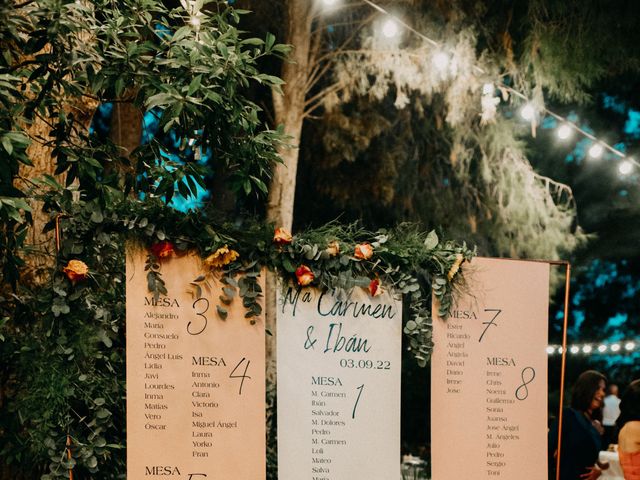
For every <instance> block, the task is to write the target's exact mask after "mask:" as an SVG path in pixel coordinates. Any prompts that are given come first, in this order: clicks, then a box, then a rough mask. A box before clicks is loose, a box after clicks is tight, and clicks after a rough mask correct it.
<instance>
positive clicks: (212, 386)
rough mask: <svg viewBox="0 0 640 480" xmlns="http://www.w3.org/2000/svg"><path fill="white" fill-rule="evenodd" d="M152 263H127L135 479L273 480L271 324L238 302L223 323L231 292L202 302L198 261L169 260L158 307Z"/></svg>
mask: <svg viewBox="0 0 640 480" xmlns="http://www.w3.org/2000/svg"><path fill="white" fill-rule="evenodd" d="M145 257H146V253H144V252H135V253H130V254H128V255H127V478H129V479H131V480H142V479H155V478H158V479H159V478H167V477H170V478H176V479H181V480H182V479H184V480H204V479H208V480H210V479H231V478H233V479H239V480H241V479H246V480H249V479H250V480H259V479H264V478H265V476H266V470H265V461H266V459H265V379H264V371H265V360H264V343H265V342H264V340H265V339H264V321H263V319H262V318H256V323H255V324H254V325H251V324H250V322H249V320H247V319H246V318H245V317H244V314H245V310H244V308H243V306H242V302H241V301H240V300H239V299H238V298H236V299H235V300H234V302H233V303H232V305H231V306H229V307H228V309H229V315H228V317H227V319H226V320H222V319H220V318H219V317H218V315H217V314H216V306H217V305H218V304H219V302H220V301H219V299H218V297H219V296H220V295H221V287H222V285H221V283H220V282H215V283H212V282H209V283H210V285H211V288H207V287H203V288H202V297H201V298H197V297H196V296H195V294H194V292H193V286H192V285H190V282H193V280H194V279H196V278H197V277H198V276H199V275H202V274H203V271H202V270H201V262H200V260H199V259H198V258H196V257H195V256H191V255H189V256H184V257H180V258H170V259H163V260H162V262H161V273H162V278H163V279H164V281H165V282H166V286H167V290H168V294H167V296H160V298H158V299H157V300H154V298H153V295H152V294H151V293H149V292H148V290H147V279H146V275H147V272H145V270H144V267H145Z"/></svg>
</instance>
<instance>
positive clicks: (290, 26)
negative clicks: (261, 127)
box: [265, 0, 313, 381]
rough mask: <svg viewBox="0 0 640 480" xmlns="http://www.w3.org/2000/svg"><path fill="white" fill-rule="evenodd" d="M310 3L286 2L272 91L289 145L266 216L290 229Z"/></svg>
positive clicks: (270, 305) (269, 287)
mask: <svg viewBox="0 0 640 480" xmlns="http://www.w3.org/2000/svg"><path fill="white" fill-rule="evenodd" d="M312 4H313V2H311V1H309V0H288V1H287V19H286V21H287V30H286V32H287V33H286V35H287V36H286V38H285V43H288V44H290V45H293V51H292V52H291V55H290V58H289V60H288V61H285V63H284V65H283V67H282V79H283V80H284V82H285V83H284V86H283V88H282V91H283V95H282V96H280V97H276V95H278V94H277V93H274V101H273V104H274V111H275V122H276V125H283V126H284V132H285V133H286V134H287V135H290V136H291V139H290V141H289V143H291V144H292V145H293V146H292V147H281V148H280V150H279V152H278V153H279V154H280V157H281V158H282V162H283V163H281V164H278V165H276V167H275V170H274V172H273V179H272V180H271V187H270V189H269V201H268V204H267V219H268V220H269V221H270V222H273V223H275V225H276V227H284V228H285V229H287V230H289V231H291V228H292V226H293V205H294V197H295V191H296V173H297V170H298V153H299V149H298V145H299V143H300V135H301V133H302V122H303V121H304V109H305V98H306V86H307V79H308V75H309V53H310V47H311V20H312ZM276 288H278V286H277V281H276V276H275V275H274V274H273V273H271V272H268V273H267V279H266V309H265V314H266V326H267V329H269V331H270V332H271V333H272V335H271V336H268V337H267V346H266V350H267V378H268V380H269V381H275V356H276Z"/></svg>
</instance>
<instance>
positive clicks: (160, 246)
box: [151, 240, 175, 258]
mask: <svg viewBox="0 0 640 480" xmlns="http://www.w3.org/2000/svg"><path fill="white" fill-rule="evenodd" d="M151 252H152V253H153V254H154V255H155V256H156V257H158V258H167V257H170V256H171V255H173V254H174V253H175V249H174V247H173V243H171V242H169V241H168V240H163V241H162V242H158V243H156V244H154V245H151Z"/></svg>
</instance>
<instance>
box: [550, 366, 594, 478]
mask: <svg viewBox="0 0 640 480" xmlns="http://www.w3.org/2000/svg"><path fill="white" fill-rule="evenodd" d="M605 385H606V378H605V376H604V375H602V374H601V373H600V372H596V371H595V370H588V371H586V372H583V373H582V374H581V375H580V376H579V377H578V379H577V380H576V383H575V385H574V386H573V393H572V395H571V407H569V408H565V409H564V410H563V414H562V448H561V450H560V480H595V479H597V478H598V477H599V476H600V474H601V469H600V467H599V466H598V465H597V461H598V454H599V452H600V450H602V433H603V431H604V430H603V428H602V425H601V424H600V422H599V420H598V419H599V418H601V416H600V415H601V410H602V402H603V400H604V395H605V391H604V389H605ZM557 455H558V422H557V420H556V421H555V422H554V424H553V425H552V426H551V429H550V430H549V479H550V480H555V478H556V458H557Z"/></svg>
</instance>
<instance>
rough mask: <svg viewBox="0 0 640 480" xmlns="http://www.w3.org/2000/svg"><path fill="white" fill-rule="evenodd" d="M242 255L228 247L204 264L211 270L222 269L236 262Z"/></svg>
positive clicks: (212, 255) (211, 256)
mask: <svg viewBox="0 0 640 480" xmlns="http://www.w3.org/2000/svg"><path fill="white" fill-rule="evenodd" d="M239 256H240V254H239V253H238V252H236V251H235V250H229V247H228V246H226V245H225V246H224V247H220V248H219V249H218V250H216V251H215V252H214V253H212V254H211V255H209V256H208V257H207V258H205V260H204V264H205V265H206V266H207V267H209V268H212V269H213V268H222V267H224V266H225V265H229V264H230V263H231V262H233V261H234V260H236V259H237V258H238V257H239Z"/></svg>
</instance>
